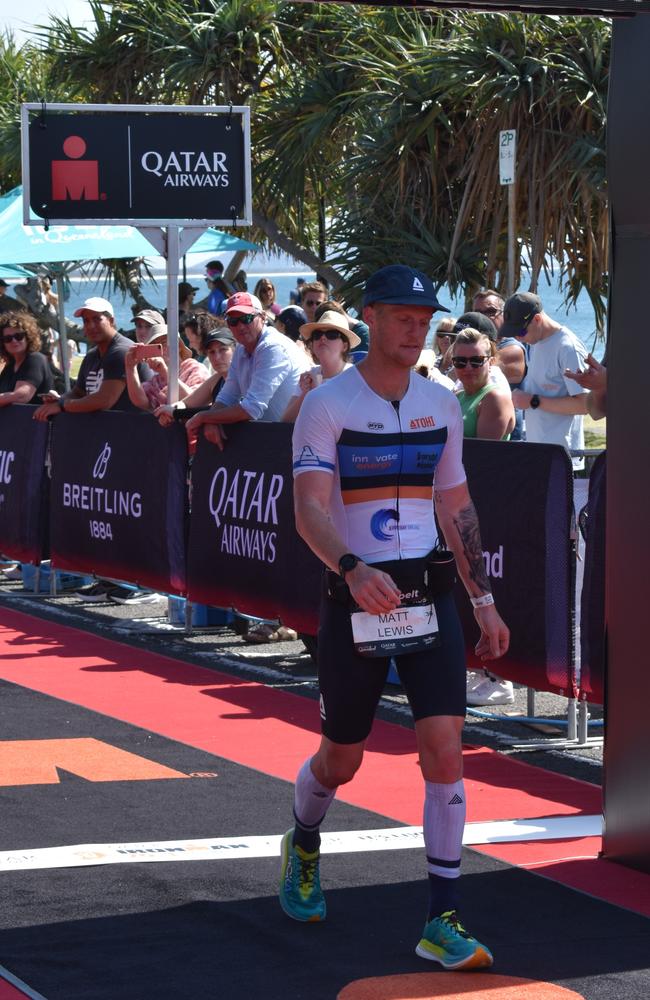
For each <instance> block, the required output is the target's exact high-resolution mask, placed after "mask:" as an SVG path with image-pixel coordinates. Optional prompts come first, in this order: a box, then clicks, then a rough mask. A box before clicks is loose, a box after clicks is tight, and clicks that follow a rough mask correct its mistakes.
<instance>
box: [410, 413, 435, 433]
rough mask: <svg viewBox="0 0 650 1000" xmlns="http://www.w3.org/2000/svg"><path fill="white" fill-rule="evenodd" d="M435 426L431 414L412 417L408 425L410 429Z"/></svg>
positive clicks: (415, 429)
mask: <svg viewBox="0 0 650 1000" xmlns="http://www.w3.org/2000/svg"><path fill="white" fill-rule="evenodd" d="M435 426H436V422H435V420H434V419H433V417H431V416H428V417H413V419H412V420H411V422H410V424H409V427H410V428H411V430H412V431H417V430H419V429H420V428H421V427H435Z"/></svg>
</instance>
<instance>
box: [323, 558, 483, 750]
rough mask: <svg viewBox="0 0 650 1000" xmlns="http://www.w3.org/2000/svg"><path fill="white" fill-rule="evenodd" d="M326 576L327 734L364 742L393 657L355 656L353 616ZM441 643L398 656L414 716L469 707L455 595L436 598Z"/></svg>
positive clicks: (458, 713) (345, 740)
mask: <svg viewBox="0 0 650 1000" xmlns="http://www.w3.org/2000/svg"><path fill="white" fill-rule="evenodd" d="M325 579H326V578H324V584H323V592H322V599H321V610H320V625H319V630H318V681H319V686H320V694H321V699H320V711H321V726H322V730H323V734H324V735H325V736H327V738H328V739H330V740H332V742H333V743H361V742H362V741H363V740H365V739H366V738H367V737H368V735H369V733H370V730H371V729H372V723H373V719H374V717H375V712H376V710H377V705H378V703H379V699H380V698H381V695H382V692H383V689H384V685H385V683H386V677H387V675H388V669H389V666H390V658H389V657H376V658H374V657H373V658H371V657H366V656H359V655H357V653H356V651H355V648H354V643H353V640H352V625H351V623H350V614H349V612H348V609H347V608H346V606H345V605H344V604H341V603H340V602H339V601H335V600H333V599H332V598H331V597H328V595H327V585H326V582H325ZM434 604H435V608H436V614H437V616H438V626H439V628H440V639H441V642H440V644H439V645H438V646H435V647H434V648H433V649H427V650H424V651H423V652H420V653H408V654H405V655H403V656H398V657H396V658H395V663H396V664H397V671H398V673H399V677H400V681H401V682H402V685H403V687H404V690H405V692H406V696H407V698H408V700H409V705H410V706H411V711H412V712H413V718H414V719H415V721H416V722H417V721H418V720H419V719H426V718H427V717H428V716H430V715H455V716H461V717H463V716H464V715H465V709H466V700H465V697H466V674H465V641H464V638H463V633H462V629H461V626H460V620H459V618H458V612H457V611H456V605H455V603H454V597H453V593H447V594H444V595H442V596H441V597H436V598H435V600H434Z"/></svg>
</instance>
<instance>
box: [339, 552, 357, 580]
mask: <svg viewBox="0 0 650 1000" xmlns="http://www.w3.org/2000/svg"><path fill="white" fill-rule="evenodd" d="M358 562H359V560H358V559H357V557H356V556H353V555H351V554H350V553H347V554H346V555H344V556H341V558H340V560H339V569H340V571H341V575H342V576H344V575H345V574H346V573H349V572H350V570H351V569H354V567H355V566H356V565H357V563H358Z"/></svg>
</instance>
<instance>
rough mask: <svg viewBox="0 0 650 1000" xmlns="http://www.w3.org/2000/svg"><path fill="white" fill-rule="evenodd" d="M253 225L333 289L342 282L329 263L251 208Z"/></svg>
mask: <svg viewBox="0 0 650 1000" xmlns="http://www.w3.org/2000/svg"><path fill="white" fill-rule="evenodd" d="M253 225H254V226H257V228H258V229H261V230H262V232H264V233H266V235H267V236H268V238H269V240H270V241H271V243H273V244H275V246H277V247H278V248H279V249H280V250H283V251H284V253H287V254H289V256H290V257H293V258H295V260H299V261H300V262H301V263H302V264H305V265H306V266H307V267H308V268H309V269H310V270H311V271H316V273H317V274H322V275H323V277H324V278H325V280H326V281H327V283H328V284H329V285H331V286H332V288H333V289H335V290H336V289H337V288H340V287H341V285H342V284H343V280H344V279H343V277H342V275H340V274H339V272H338V271H337V270H335V268H333V267H331V266H330V265H329V264H325V263H324V262H323V261H322V260H320V259H319V257H318V256H317V255H316V254H315V253H312V251H311V250H307V248H306V247H303V246H301V245H300V243H297V242H296V241H295V240H293V239H291V237H290V236H287V234H286V233H283V232H282V230H281V229H279V228H278V226H277V225H276V224H275V222H274V221H273V220H272V219H269V218H268V217H267V216H265V215H262V213H261V212H257V211H256V210H255V209H253Z"/></svg>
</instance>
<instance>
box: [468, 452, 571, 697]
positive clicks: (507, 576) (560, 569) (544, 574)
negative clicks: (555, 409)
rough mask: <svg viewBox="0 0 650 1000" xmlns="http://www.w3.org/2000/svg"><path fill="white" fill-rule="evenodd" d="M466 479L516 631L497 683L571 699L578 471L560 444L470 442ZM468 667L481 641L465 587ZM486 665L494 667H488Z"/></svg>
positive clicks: (505, 613)
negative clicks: (506, 682)
mask: <svg viewBox="0 0 650 1000" xmlns="http://www.w3.org/2000/svg"><path fill="white" fill-rule="evenodd" d="M463 460H464V463H465V471H466V473H467V481H468V484H469V489H470V493H471V495H472V499H473V500H474V504H475V506H476V509H477V511H478V516H479V522H480V525H481V541H482V543H483V559H484V562H485V570H486V573H487V576H488V578H489V580H490V585H491V587H492V591H493V593H494V599H495V601H496V604H497V607H498V609H499V612H500V614H501V616H502V618H503V619H504V621H505V622H506V624H507V625H508V627H509V629H510V633H511V639H510V649H509V650H508V653H507V654H506V656H505V657H503V658H502V659H500V660H498V661H497V662H495V663H494V669H495V670H496V672H497V673H498V675H499V676H500V677H505V678H507V679H509V680H513V681H517V682H518V683H519V684H526V685H528V686H529V687H533V688H535V689H536V690H538V691H557V692H560V693H564V694H565V695H567V696H569V695H573V694H574V693H575V692H574V690H573V685H574V678H575V662H574V661H575V657H574V652H573V649H574V616H575V596H574V595H575V544H574V542H573V541H572V539H571V534H572V522H573V470H572V467H571V460H570V458H569V455H568V453H567V452H566V451H565V450H564V448H562V447H560V446H559V445H552V444H550V445H546V444H529V443H525V444H523V443H520V442H512V443H508V442H503V441H475V440H467V441H465V442H464V447H463ZM456 604H457V606H458V609H459V612H460V616H461V621H462V623H463V631H464V634H465V641H466V645H467V664H468V667H469V668H470V669H471V668H477V667H480V666H486V664H484V663H481V662H480V661H478V660H477V659H476V656H475V655H474V650H473V646H474V643H475V642H476V641H477V639H478V636H479V631H478V626H477V624H476V620H475V618H474V613H473V610H472V607H471V605H470V603H469V600H468V598H467V595H466V593H465V589H464V587H463V586H462V585H461V584H460V583H459V584H458V585H457V592H456ZM487 665H488V667H489V664H487Z"/></svg>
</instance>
